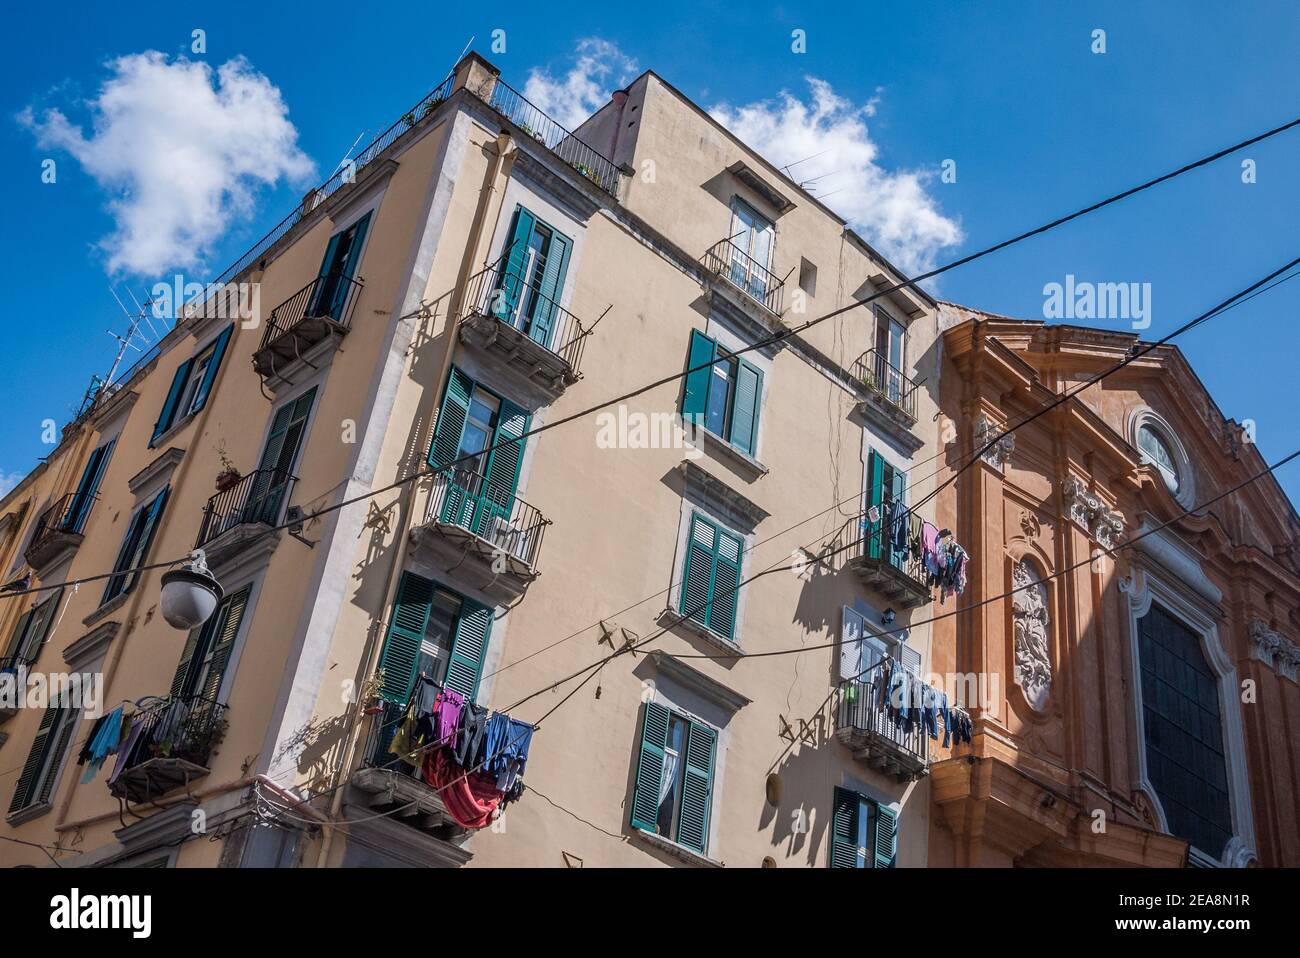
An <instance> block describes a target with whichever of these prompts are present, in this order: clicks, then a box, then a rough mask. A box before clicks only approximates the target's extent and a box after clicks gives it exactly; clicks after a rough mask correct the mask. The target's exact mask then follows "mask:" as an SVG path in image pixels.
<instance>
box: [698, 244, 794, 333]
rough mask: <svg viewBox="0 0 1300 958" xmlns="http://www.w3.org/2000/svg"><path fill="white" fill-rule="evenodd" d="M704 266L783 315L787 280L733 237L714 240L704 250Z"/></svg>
mask: <svg viewBox="0 0 1300 958" xmlns="http://www.w3.org/2000/svg"><path fill="white" fill-rule="evenodd" d="M704 267H705V269H707V270H708V271H709V272H710V273H713V274H715V275H717V276H721V277H722V278H723V279H725V280H726V281H727V284H728V286H729V288H734V289H737V290H739V291H740V292H741V293H743V294H744V296H745V298H746V299H747V300H749V301H750V302H753V303H757V304H758V305H759V306H762V307H763V308H764V309H766V310H767V311H768V312H770V313H772V314H774V315H776V316H780V315H781V310H782V308H783V307H782V303H783V299H784V296H785V280H782V279H777V277H776V274H775V273H773V272H772V271H771V270H769V269H768V268H767V267H766V266H764V265H763V264H762V263H760V262H758V260H756V259H754V258H753V257H751V256H750V255H749V254H748V253H746V252H745V251H744V250H742V249H741V248H740V247H739V246H737V245H736V244H735V243H733V242H732V241H731V240H730V239H724V240H721V241H719V242H717V243H714V244H713V246H712V247H710V248H709V251H708V252H707V253H705V254H704Z"/></svg>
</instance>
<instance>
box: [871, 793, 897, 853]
mask: <svg viewBox="0 0 1300 958" xmlns="http://www.w3.org/2000/svg"><path fill="white" fill-rule="evenodd" d="M873 811H874V814H873V815H872V818H873V819H874V824H875V832H876V834H875V842H874V843H873V845H872V863H873V867H874V868H893V867H894V862H895V859H896V858H897V856H898V813H897V812H895V811H894V810H893V809H892V808H890V807H889V806H888V805H881V804H880V803H878V802H877V803H875V807H874V808H873Z"/></svg>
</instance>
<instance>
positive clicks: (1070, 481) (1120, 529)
mask: <svg viewBox="0 0 1300 958" xmlns="http://www.w3.org/2000/svg"><path fill="white" fill-rule="evenodd" d="M1062 497H1063V498H1064V500H1065V513H1066V515H1067V516H1068V517H1069V518H1070V520H1071V521H1072V522H1074V523H1076V524H1077V525H1079V526H1081V527H1082V528H1084V529H1086V530H1087V532H1088V535H1090V536H1092V538H1094V539H1095V540H1097V544H1098V545H1099V546H1101V547H1102V548H1103V549H1113V548H1114V547H1115V543H1116V542H1118V541H1119V537H1120V536H1121V535H1123V534H1124V516H1123V515H1122V514H1120V513H1119V512H1117V511H1115V510H1114V509H1111V508H1108V507H1107V506H1106V504H1105V503H1104V502H1102V501H1101V499H1100V498H1098V497H1097V496H1094V495H1093V494H1092V493H1090V492H1089V491H1088V490H1087V489H1086V488H1085V487H1084V485H1083V482H1082V480H1080V479H1079V478H1078V477H1077V476H1067V477H1066V480H1065V483H1064V488H1063V489H1062Z"/></svg>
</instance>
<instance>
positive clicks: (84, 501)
mask: <svg viewBox="0 0 1300 958" xmlns="http://www.w3.org/2000/svg"><path fill="white" fill-rule="evenodd" d="M116 444H117V440H116V439H110V440H109V441H108V442H106V443H104V445H102V446H100V447H99V448H98V449H96V450H95V451H94V452H92V453H91V454H90V459H89V461H88V462H87V463H86V471H85V472H83V473H82V474H81V482H79V483H78V484H77V492H76V495H74V496H73V497H72V505H71V506H69V507H68V512H67V515H66V516H64V517H63V527H64V529H65V530H66V531H67V532H81V531H82V529H83V528H84V526H85V524H86V517H87V516H88V515H90V507H91V505H93V504H94V502H95V496H96V494H97V493H98V492H99V484H100V481H101V480H102V479H103V478H104V470H105V469H107V468H108V459H109V457H110V456H111V455H112V454H113V446H114V445H116Z"/></svg>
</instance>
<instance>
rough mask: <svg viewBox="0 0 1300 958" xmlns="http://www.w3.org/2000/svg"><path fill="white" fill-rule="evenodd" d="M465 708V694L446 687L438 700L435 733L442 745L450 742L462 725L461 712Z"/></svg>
mask: <svg viewBox="0 0 1300 958" xmlns="http://www.w3.org/2000/svg"><path fill="white" fill-rule="evenodd" d="M464 708H465V696H463V695H461V694H460V693H459V692H455V691H453V690H451V689H444V690H443V693H442V696H441V697H440V698H439V700H438V717H437V720H436V723H435V724H434V734H435V735H436V736H437V741H438V743H439V744H440V745H443V744H446V743H448V742H450V741H451V740H452V739H453V738H455V736H456V729H457V728H459V727H460V713H461V710H462V709H464Z"/></svg>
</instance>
